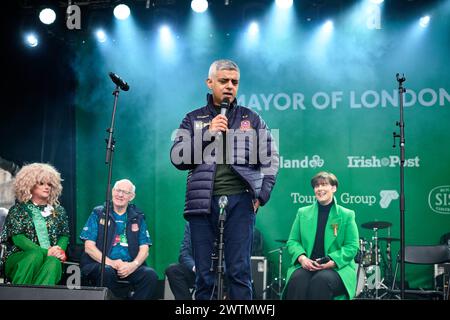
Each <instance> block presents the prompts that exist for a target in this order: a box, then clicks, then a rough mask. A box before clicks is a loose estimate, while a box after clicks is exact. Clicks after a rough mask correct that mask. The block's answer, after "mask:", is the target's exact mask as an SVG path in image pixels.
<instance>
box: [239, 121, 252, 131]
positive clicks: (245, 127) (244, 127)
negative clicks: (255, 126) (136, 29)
mask: <svg viewBox="0 0 450 320" xmlns="http://www.w3.org/2000/svg"><path fill="white" fill-rule="evenodd" d="M251 128H252V125H251V124H250V120H242V121H241V126H240V127H239V129H240V130H242V131H247V130H249V129H251Z"/></svg>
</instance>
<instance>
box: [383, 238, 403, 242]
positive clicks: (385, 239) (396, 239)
mask: <svg viewBox="0 0 450 320" xmlns="http://www.w3.org/2000/svg"><path fill="white" fill-rule="evenodd" d="M378 240H380V241H387V242H390V241H400V239H399V238H392V237H380V238H378Z"/></svg>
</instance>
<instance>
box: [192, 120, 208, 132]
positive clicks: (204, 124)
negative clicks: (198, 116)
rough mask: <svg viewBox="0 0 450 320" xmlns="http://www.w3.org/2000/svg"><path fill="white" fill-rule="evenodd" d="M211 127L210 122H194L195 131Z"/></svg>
mask: <svg viewBox="0 0 450 320" xmlns="http://www.w3.org/2000/svg"><path fill="white" fill-rule="evenodd" d="M207 126H209V122H203V121H194V129H195V130H202V129H203V128H204V127H207Z"/></svg>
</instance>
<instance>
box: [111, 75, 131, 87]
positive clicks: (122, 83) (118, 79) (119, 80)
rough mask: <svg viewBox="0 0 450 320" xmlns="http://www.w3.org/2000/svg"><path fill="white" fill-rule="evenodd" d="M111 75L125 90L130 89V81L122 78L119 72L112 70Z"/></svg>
mask: <svg viewBox="0 0 450 320" xmlns="http://www.w3.org/2000/svg"><path fill="white" fill-rule="evenodd" d="M109 77H110V78H111V80H112V81H113V82H114V83H115V84H116V85H117V86H118V87H119V88H120V89H122V90H123V91H128V90H129V89H130V86H129V85H128V83H126V82H125V81H124V80H122V78H120V77H119V76H118V75H117V74H115V73H112V72H110V73H109Z"/></svg>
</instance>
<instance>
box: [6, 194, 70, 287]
mask: <svg viewBox="0 0 450 320" xmlns="http://www.w3.org/2000/svg"><path fill="white" fill-rule="evenodd" d="M46 207H47V206H45V205H44V206H36V205H34V204H33V203H32V202H31V201H29V202H27V203H19V202H16V204H15V205H14V206H12V207H11V209H9V212H8V215H7V216H6V220H5V225H4V228H3V231H2V234H1V242H2V243H6V244H7V250H6V254H5V257H4V263H5V274H6V276H7V277H8V278H9V279H10V280H11V282H12V283H13V284H32V285H55V284H57V283H58V282H59V281H60V279H61V275H62V266H61V262H60V260H59V259H57V258H56V257H53V256H48V255H47V252H48V248H49V247H52V246H55V245H58V246H60V247H61V249H63V250H66V249H67V244H68V241H69V223H68V217H67V214H66V212H65V210H64V208H63V207H62V206H56V207H55V208H50V207H47V209H46ZM49 209H53V210H49ZM41 212H42V214H40V213H41ZM37 230H38V231H37Z"/></svg>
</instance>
